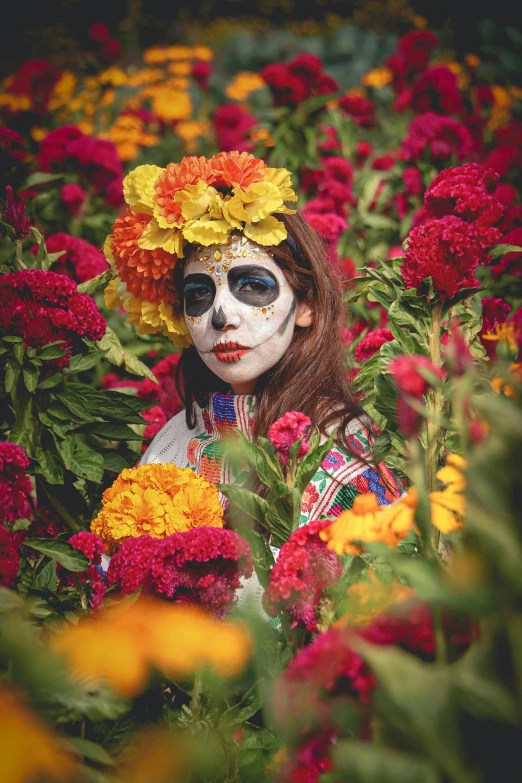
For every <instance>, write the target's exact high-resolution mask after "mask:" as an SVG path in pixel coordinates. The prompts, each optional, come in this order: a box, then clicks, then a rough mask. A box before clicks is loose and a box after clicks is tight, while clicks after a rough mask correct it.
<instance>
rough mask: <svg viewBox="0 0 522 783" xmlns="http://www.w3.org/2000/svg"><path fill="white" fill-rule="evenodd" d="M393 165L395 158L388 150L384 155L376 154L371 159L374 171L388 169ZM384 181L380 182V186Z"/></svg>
mask: <svg viewBox="0 0 522 783" xmlns="http://www.w3.org/2000/svg"><path fill="white" fill-rule="evenodd" d="M394 166H395V158H394V157H393V155H392V154H391V153H389V152H387V153H386V155H378V156H377V157H376V158H374V159H373V160H372V169H374V170H375V171H389V170H390V169H392V168H393V167H394ZM383 184H384V183H381V186H382V185H383Z"/></svg>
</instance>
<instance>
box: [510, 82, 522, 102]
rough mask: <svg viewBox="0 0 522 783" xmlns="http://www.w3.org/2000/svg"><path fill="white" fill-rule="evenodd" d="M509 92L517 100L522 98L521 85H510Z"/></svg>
mask: <svg viewBox="0 0 522 783" xmlns="http://www.w3.org/2000/svg"><path fill="white" fill-rule="evenodd" d="M509 94H510V95H511V97H512V98H513V99H514V100H516V101H519V100H521V99H522V89H521V88H520V87H515V86H512V87H510V88H509Z"/></svg>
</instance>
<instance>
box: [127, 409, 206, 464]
mask: <svg viewBox="0 0 522 783" xmlns="http://www.w3.org/2000/svg"><path fill="white" fill-rule="evenodd" d="M193 437H194V430H190V429H189V428H188V426H187V421H186V416H185V411H184V410H182V411H180V412H179V413H176V414H175V416H173V417H172V418H171V419H169V420H168V422H167V423H166V424H165V426H164V427H162V428H161V430H160V431H159V432H158V434H157V435H156V436H155V437H154V439H153V440H152V442H151V443H150V445H149V447H148V449H147V451H146V452H145V454H144V455H143V456H142V458H141V460H140V465H147V464H149V463H151V462H156V463H162V462H173V463H174V464H175V465H178V466H179V467H186V462H187V445H188V442H189V441H190V440H191V438H193Z"/></svg>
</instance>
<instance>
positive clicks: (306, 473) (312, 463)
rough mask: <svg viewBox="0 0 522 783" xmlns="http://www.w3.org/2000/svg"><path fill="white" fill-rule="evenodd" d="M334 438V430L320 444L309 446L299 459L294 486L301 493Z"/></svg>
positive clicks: (330, 446) (318, 466)
mask: <svg viewBox="0 0 522 783" xmlns="http://www.w3.org/2000/svg"><path fill="white" fill-rule="evenodd" d="M334 439H335V432H332V434H331V435H330V437H329V438H328V440H327V441H326V443H323V444H322V446H319V445H318V446H316V447H315V448H310V450H309V451H308V452H307V453H306V454H305V455H304V456H303V457H301V459H300V460H299V465H298V468H297V473H296V487H297V489H298V490H299V491H300V492H301V493H303V492H304V491H305V489H306V487H307V486H308V484H309V483H310V482H311V480H312V479H313V477H314V476H315V474H316V473H317V471H318V470H319V468H320V467H321V464H322V462H323V461H324V459H325V457H326V455H327V454H328V452H329V451H330V450H331V449H332V446H333V442H334Z"/></svg>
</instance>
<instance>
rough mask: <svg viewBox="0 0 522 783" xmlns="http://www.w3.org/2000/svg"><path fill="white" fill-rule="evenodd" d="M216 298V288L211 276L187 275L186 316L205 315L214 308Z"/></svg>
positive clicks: (184, 288)
mask: <svg viewBox="0 0 522 783" xmlns="http://www.w3.org/2000/svg"><path fill="white" fill-rule="evenodd" d="M215 296H216V286H215V283H214V281H213V280H212V278H211V277H209V275H187V277H185V279H184V280H183V298H184V300H185V313H186V315H188V316H191V317H192V318H194V317H197V316H198V315H203V313H206V312H207V310H209V309H210V308H211V307H212V303H213V302H214V299H215Z"/></svg>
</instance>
